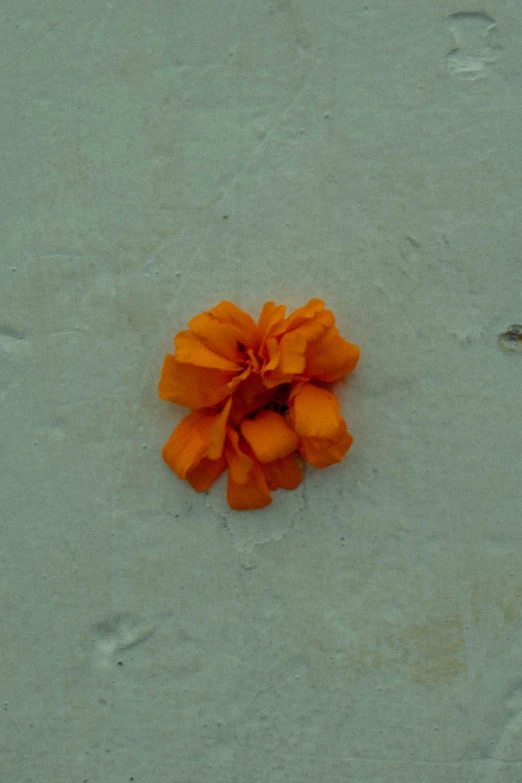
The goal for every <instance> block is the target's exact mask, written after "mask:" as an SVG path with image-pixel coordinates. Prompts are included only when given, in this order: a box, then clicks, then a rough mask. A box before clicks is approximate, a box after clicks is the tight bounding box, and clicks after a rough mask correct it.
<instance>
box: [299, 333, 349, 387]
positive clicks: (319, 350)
mask: <svg viewBox="0 0 522 783" xmlns="http://www.w3.org/2000/svg"><path fill="white" fill-rule="evenodd" d="M359 353H360V351H359V348H358V347H357V346H356V345H354V344H353V343H349V342H347V341H346V340H343V338H342V337H340V336H339V333H338V331H337V329H336V328H335V327H334V328H332V329H328V330H327V331H326V332H325V333H324V334H323V335H322V336H321V337H319V339H318V340H315V341H313V342H311V343H309V344H308V346H307V349H306V368H305V370H304V373H303V374H304V375H305V376H306V377H307V378H314V379H316V380H318V381H322V382H323V383H332V381H337V380H339V379H340V378H344V376H345V375H348V373H351V372H352V371H353V370H355V367H356V365H357V362H358V360H359Z"/></svg>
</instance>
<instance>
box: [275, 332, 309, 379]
mask: <svg viewBox="0 0 522 783" xmlns="http://www.w3.org/2000/svg"><path fill="white" fill-rule="evenodd" d="M306 345H307V342H306V337H305V336H304V335H303V334H301V333H300V332H299V331H296V332H289V333H288V334H284V335H283V337H282V338H281V343H280V346H279V350H280V357H281V358H280V361H279V368H278V369H279V372H280V373H281V375H298V374H299V373H302V372H303V370H304V368H305V364H306V361H305V351H306Z"/></svg>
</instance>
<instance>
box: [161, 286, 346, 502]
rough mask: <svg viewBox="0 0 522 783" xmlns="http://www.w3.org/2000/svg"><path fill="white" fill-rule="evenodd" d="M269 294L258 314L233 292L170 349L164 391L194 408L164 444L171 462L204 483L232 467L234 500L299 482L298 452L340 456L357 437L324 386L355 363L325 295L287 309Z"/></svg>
mask: <svg viewBox="0 0 522 783" xmlns="http://www.w3.org/2000/svg"><path fill="white" fill-rule="evenodd" d="M285 312H286V308H285V307H284V305H275V304H274V302H267V303H266V304H265V305H264V307H263V309H262V311H261V315H260V317H259V320H258V322H257V324H256V323H255V321H253V319H252V318H251V317H250V316H249V315H248V314H247V313H244V312H243V311H242V310H240V309H239V308H238V307H236V305H234V304H233V303H232V302H226V301H224V302H220V303H219V304H218V305H216V307H214V308H212V310H209V311H208V312H205V313H201V314H200V315H197V316H196V317H195V318H193V319H192V320H191V321H189V323H188V327H189V329H188V330H186V331H182V332H179V333H178V334H177V335H176V337H175V338H174V345H175V349H176V350H175V354H174V355H172V354H168V355H167V356H166V357H165V361H164V364H163V369H162V373H161V378H160V382H159V395H160V397H161V399H163V400H167V401H168V402H174V403H177V404H178V405H183V406H185V407H188V408H191V409H192V412H191V413H189V414H188V415H187V416H185V418H184V419H183V420H182V421H181V422H180V424H179V425H178V426H177V427H176V429H175V430H174V432H173V433H172V435H171V436H170V438H169V440H168V441H167V443H166V444H165V446H164V448H163V457H164V459H165V462H166V463H167V465H169V467H170V468H172V470H173V471H174V472H175V473H176V474H177V475H178V476H179V478H181V479H184V480H186V481H188V482H189V483H190V485H191V486H192V487H193V488H194V489H196V490H197V491H199V492H202V491H205V490H207V489H208V488H209V487H210V486H211V485H212V484H213V482H214V481H215V480H216V479H217V478H218V476H219V475H220V474H221V473H223V472H224V471H225V470H226V469H227V468H228V488H227V500H228V503H229V505H230V506H231V508H234V509H253V508H262V507H264V506H266V505H268V504H269V503H271V502H272V499H271V496H270V492H271V491H272V490H275V489H278V488H283V489H295V488H296V487H297V486H298V485H299V484H300V482H301V479H302V474H301V469H300V467H299V464H298V461H297V458H298V456H299V454H300V455H301V457H302V458H304V460H306V461H307V462H309V463H310V464H311V465H313V466H314V467H316V468H325V467H328V466H329V465H332V464H334V463H336V462H340V461H341V460H342V459H343V457H344V455H345V454H346V452H347V451H348V449H349V448H350V446H351V444H352V442H353V438H352V436H351V435H350V434H349V433H348V431H347V429H346V423H345V421H344V419H343V417H342V416H341V415H340V413H339V409H340V406H339V401H338V400H337V398H336V397H335V395H334V394H333V392H331V391H330V389H329V388H328V386H329V385H330V384H331V383H333V382H334V381H337V380H339V379H340V378H343V377H344V376H346V375H347V374H348V373H350V372H352V371H353V370H354V369H355V366H356V364H357V361H358V359H359V349H358V347H357V346H356V345H354V344H353V343H349V342H347V341H346V340H344V339H343V338H342V337H341V336H340V335H339V332H338V330H337V328H336V327H335V318H334V315H333V313H332V312H331V311H330V310H325V308H324V302H323V301H322V300H321V299H311V300H310V301H309V302H308V304H307V305H305V306H304V307H301V308H299V309H297V310H295V311H294V312H293V313H291V314H290V315H289V316H288V317H286V316H285Z"/></svg>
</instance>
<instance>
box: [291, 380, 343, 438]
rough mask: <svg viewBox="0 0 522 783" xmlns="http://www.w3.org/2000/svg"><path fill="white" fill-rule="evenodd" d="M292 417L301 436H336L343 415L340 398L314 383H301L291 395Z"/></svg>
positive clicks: (294, 425)
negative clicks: (340, 412) (340, 409)
mask: <svg viewBox="0 0 522 783" xmlns="http://www.w3.org/2000/svg"><path fill="white" fill-rule="evenodd" d="M289 403H290V417H291V420H292V425H293V427H294V429H295V431H296V432H297V434H298V435H299V437H318V438H334V437H335V436H336V433H337V431H338V429H339V424H340V422H341V421H342V417H341V415H340V414H339V408H340V405H339V400H338V399H337V397H336V396H335V394H333V393H332V392H331V391H328V389H323V388H321V387H320V386H315V385H314V384H313V383H302V384H299V385H298V386H297V387H296V388H295V389H294V390H292V392H291V393H290V396H289Z"/></svg>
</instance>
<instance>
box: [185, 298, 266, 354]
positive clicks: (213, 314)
mask: <svg viewBox="0 0 522 783" xmlns="http://www.w3.org/2000/svg"><path fill="white" fill-rule="evenodd" d="M189 327H190V328H191V330H192V331H193V332H194V334H196V335H197V336H198V337H199V338H201V340H202V342H204V344H205V345H206V346H207V347H208V348H210V349H211V350H212V351H214V353H217V354H219V355H220V356H223V357H225V358H227V359H229V360H230V361H237V360H238V358H239V357H240V355H241V352H242V350H243V349H247V348H251V349H254V350H255V351H257V349H258V347H259V342H260V339H261V336H260V333H259V329H258V328H257V326H256V324H255V322H254V321H253V319H252V318H251V317H250V316H249V315H248V314H247V313H245V312H243V310H240V309H239V307H236V305H235V304H232V302H220V303H219V304H218V305H216V307H214V308H212V310H209V311H208V312H206V313H201V314H200V315H196V316H195V318H192V320H191V321H189Z"/></svg>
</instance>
